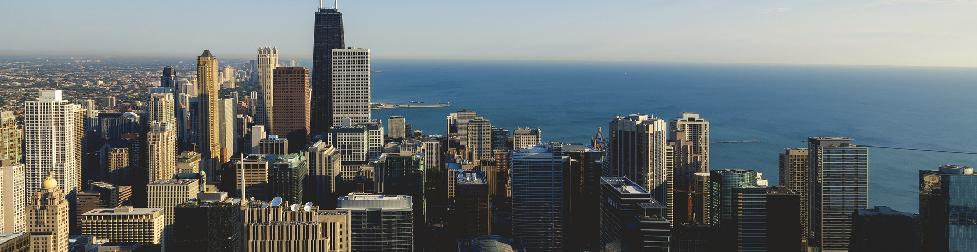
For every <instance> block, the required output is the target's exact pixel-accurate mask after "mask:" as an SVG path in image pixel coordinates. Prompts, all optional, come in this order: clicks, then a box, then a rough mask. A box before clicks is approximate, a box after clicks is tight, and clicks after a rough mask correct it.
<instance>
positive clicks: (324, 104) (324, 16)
mask: <svg viewBox="0 0 977 252" xmlns="http://www.w3.org/2000/svg"><path fill="white" fill-rule="evenodd" d="M314 36H315V37H314V38H315V40H314V41H313V47H312V134H321V133H325V132H326V131H328V130H329V127H332V98H331V97H332V91H331V90H332V50H333V49H341V48H345V47H346V42H345V40H344V39H343V14H342V13H340V12H339V10H338V9H335V7H334V8H333V9H325V8H322V7H321V6H320V8H319V11H318V12H316V13H315V34H314Z"/></svg>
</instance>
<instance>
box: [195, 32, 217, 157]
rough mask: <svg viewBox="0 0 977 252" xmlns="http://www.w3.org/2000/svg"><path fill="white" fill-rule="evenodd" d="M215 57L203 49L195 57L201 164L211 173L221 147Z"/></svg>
mask: <svg viewBox="0 0 977 252" xmlns="http://www.w3.org/2000/svg"><path fill="white" fill-rule="evenodd" d="M217 65H218V63H217V57H215V56H214V55H213V54H211V53H210V50H204V53H203V54H201V55H200V56H199V57H197V85H198V86H199V87H200V90H201V92H200V105H199V110H200V112H199V113H198V114H199V115H200V116H199V118H200V129H199V131H200V133H201V134H200V143H199V148H200V150H201V153H200V154H201V157H202V160H201V161H203V162H202V166H203V167H204V170H205V171H207V173H208V174H213V169H215V168H216V166H217V163H216V162H217V160H218V159H219V158H220V154H221V149H220V141H219V140H218V139H219V137H220V125H219V117H218V116H219V111H218V109H217V104H218V99H217V95H218V93H217V92H218V84H219V83H217Z"/></svg>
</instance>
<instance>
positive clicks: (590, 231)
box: [560, 145, 604, 251]
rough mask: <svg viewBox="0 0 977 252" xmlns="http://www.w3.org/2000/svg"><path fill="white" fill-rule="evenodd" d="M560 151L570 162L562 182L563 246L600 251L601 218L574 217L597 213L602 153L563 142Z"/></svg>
mask: <svg viewBox="0 0 977 252" xmlns="http://www.w3.org/2000/svg"><path fill="white" fill-rule="evenodd" d="M560 151H561V152H562V153H563V154H564V155H567V156H569V157H570V165H569V166H567V168H568V169H567V170H566V171H564V172H563V174H564V179H565V181H564V182H563V184H564V185H563V186H564V189H563V190H564V196H563V198H564V201H565V204H566V205H567V208H566V210H565V211H566V213H565V214H564V216H565V217H564V218H565V221H566V224H565V225H566V236H565V237H566V245H567V247H571V248H581V249H583V250H590V251H599V250H600V248H601V247H600V218H575V216H600V193H601V172H602V170H603V167H604V152H602V151H597V150H594V149H591V148H587V147H584V146H582V145H563V146H560Z"/></svg>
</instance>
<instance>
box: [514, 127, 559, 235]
mask: <svg viewBox="0 0 977 252" xmlns="http://www.w3.org/2000/svg"><path fill="white" fill-rule="evenodd" d="M511 163H512V167H511V174H512V178H511V179H512V235H513V237H518V239H520V240H521V241H522V243H523V244H524V245H525V246H526V249H527V250H531V251H562V250H564V249H565V247H564V241H563V236H564V232H565V228H564V219H563V218H564V217H563V209H564V208H565V206H566V205H565V202H564V200H563V194H564V192H563V179H564V173H563V172H564V171H565V170H566V169H567V167H568V166H569V165H570V158H569V157H567V156H564V155H561V154H560V153H556V152H554V151H553V150H552V149H551V148H549V147H548V146H537V147H534V148H528V149H520V150H516V151H514V152H513V153H512V162H511Z"/></svg>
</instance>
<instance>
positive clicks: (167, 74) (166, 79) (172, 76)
mask: <svg viewBox="0 0 977 252" xmlns="http://www.w3.org/2000/svg"><path fill="white" fill-rule="evenodd" d="M159 86H160V87H168V88H174V89H175V88H177V85H176V70H175V69H173V67H170V66H167V67H163V75H162V76H160V77H159Z"/></svg>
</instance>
